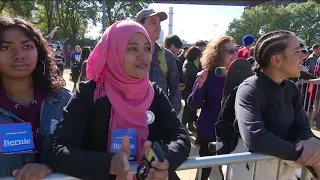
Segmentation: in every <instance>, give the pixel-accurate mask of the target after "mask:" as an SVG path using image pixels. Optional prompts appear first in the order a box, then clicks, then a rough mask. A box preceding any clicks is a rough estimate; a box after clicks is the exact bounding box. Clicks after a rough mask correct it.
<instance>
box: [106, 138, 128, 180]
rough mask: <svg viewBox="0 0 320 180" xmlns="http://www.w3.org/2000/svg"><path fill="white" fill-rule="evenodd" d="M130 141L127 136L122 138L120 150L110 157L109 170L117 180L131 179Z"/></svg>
mask: <svg viewBox="0 0 320 180" xmlns="http://www.w3.org/2000/svg"><path fill="white" fill-rule="evenodd" d="M130 153H131V149H130V141H129V137H128V136H123V138H122V145H121V148H120V149H119V150H118V151H117V153H116V154H115V155H114V156H113V157H112V160H111V168H110V169H111V170H110V173H113V174H115V175H116V176H117V179H118V180H128V179H132V173H131V172H130V164H129V157H130Z"/></svg>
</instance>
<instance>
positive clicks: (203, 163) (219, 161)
mask: <svg viewBox="0 0 320 180" xmlns="http://www.w3.org/2000/svg"><path fill="white" fill-rule="evenodd" d="M273 159H277V158H276V157H272V156H268V155H263V154H258V153H249V152H245V153H236V154H228V155H219V156H207V157H196V158H189V159H188V160H186V161H185V162H184V163H183V164H182V165H181V166H180V167H179V168H178V170H177V171H179V170H187V169H199V168H206V167H212V166H220V165H229V164H236V163H245V162H257V161H263V160H273ZM136 167H137V166H132V171H133V172H135V171H136ZM0 180H14V178H13V177H6V178H0ZM44 180H78V179H77V178H74V177H70V176H66V175H63V174H60V173H52V174H49V175H48V176H47V177H46V178H44Z"/></svg>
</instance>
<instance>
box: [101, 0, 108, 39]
mask: <svg viewBox="0 0 320 180" xmlns="http://www.w3.org/2000/svg"><path fill="white" fill-rule="evenodd" d="M106 1H107V0H103V1H102V33H104V31H105V30H106V26H107V13H106V3H107V2H106Z"/></svg>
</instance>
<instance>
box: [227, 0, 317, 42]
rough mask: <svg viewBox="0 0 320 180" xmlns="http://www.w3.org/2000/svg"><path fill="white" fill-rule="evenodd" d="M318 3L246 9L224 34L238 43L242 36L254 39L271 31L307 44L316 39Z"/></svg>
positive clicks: (267, 5) (271, 5) (309, 2)
mask: <svg viewBox="0 0 320 180" xmlns="http://www.w3.org/2000/svg"><path fill="white" fill-rule="evenodd" d="M319 22H320V4H318V3H315V2H314V1H308V2H304V3H292V4H289V5H288V6H283V5H273V4H265V5H262V6H256V7H253V8H250V9H246V10H245V11H244V12H243V14H242V16H241V18H240V19H234V20H233V21H232V22H231V23H230V24H229V28H228V31H227V35H230V36H232V37H234V38H235V39H236V41H237V43H238V44H241V42H242V37H243V36H244V35H245V34H252V35H253V36H254V37H255V38H256V39H258V38H259V37H260V36H261V35H263V34H264V33H267V32H270V31H274V30H290V31H292V32H295V33H296V34H297V36H298V37H300V38H301V39H302V40H303V42H304V43H305V44H307V45H312V44H313V43H316V42H319V40H320V23H319Z"/></svg>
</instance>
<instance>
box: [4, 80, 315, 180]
mask: <svg viewBox="0 0 320 180" xmlns="http://www.w3.org/2000/svg"><path fill="white" fill-rule="evenodd" d="M296 84H297V85H298V87H299V88H300V90H301V93H302V94H303V107H304V109H305V111H306V113H307V116H308V118H309V120H310V124H311V125H312V124H313V123H314V121H315V120H316V118H317V116H318V114H319V112H320V105H319V104H320V103H319V102H320V93H318V92H319V90H318V89H319V85H320V80H300V81H298V82H297V83H296ZM275 159H278V158H276V157H272V156H268V155H263V154H258V153H249V152H244V153H235V154H228V155H219V156H206V157H196V158H189V159H188V160H186V161H185V162H184V163H183V164H182V165H181V166H180V167H179V168H178V169H177V171H179V170H188V169H198V171H197V179H201V168H207V167H213V166H222V165H232V164H238V163H247V162H254V169H253V173H252V178H251V179H252V180H254V179H256V177H255V175H256V174H255V173H256V168H257V166H258V164H257V163H256V162H259V161H264V160H275ZM281 161H282V160H280V159H279V163H278V168H277V179H276V180H278V179H279V177H280V168H281ZM136 167H137V166H133V167H132V171H133V172H135V171H136ZM229 172H230V169H229V168H227V173H226V174H227V179H226V180H229V179H228V178H229V177H228V176H229V174H230V173H229ZM310 179H311V174H310V173H309V171H308V170H307V168H302V172H301V178H300V180H310ZM0 180H14V178H13V177H3V178H0ZM44 180H77V178H74V177H71V176H66V175H64V174H60V173H51V174H49V175H48V176H46V177H45V178H44Z"/></svg>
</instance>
